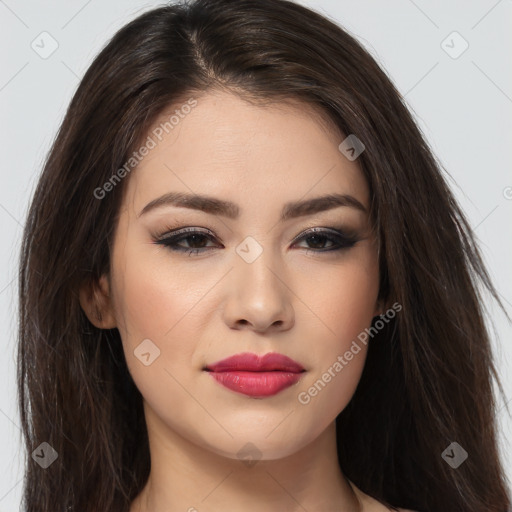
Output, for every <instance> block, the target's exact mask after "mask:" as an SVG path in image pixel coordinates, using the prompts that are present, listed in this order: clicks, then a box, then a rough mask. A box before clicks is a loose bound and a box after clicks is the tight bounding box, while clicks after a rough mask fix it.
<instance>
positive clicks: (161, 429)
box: [130, 403, 361, 512]
mask: <svg viewBox="0 0 512 512" xmlns="http://www.w3.org/2000/svg"><path fill="white" fill-rule="evenodd" d="M144 407H145V412H146V423H147V425H148V435H149V445H150V454H151V471H150V475H149V478H148V481H147V483H146V486H145V487H144V489H143V490H142V492H141V493H140V494H139V496H137V498H136V499H135V501H134V502H133V504H132V506H131V509H130V512H149V511H151V512H171V511H187V512H208V511H214V510H223V511H224V512H232V511H233V512H235V511H237V512H238V511H240V510H244V512H260V511H261V510H265V511H266V512H282V511H283V510H287V511H290V512H299V511H300V512H304V510H343V511H346V512H360V511H361V505H360V502H359V500H358V498H357V495H356V494H355V493H354V490H353V489H352V487H351V485H350V483H349V482H348V480H347V479H346V477H345V476H344V475H343V473H342V472H341V470H340V467H339V464H338V459H337V452H336V429H335V423H334V422H332V423H331V424H330V425H329V426H328V427H327V428H326V429H325V430H324V431H323V432H322V433H321V434H320V435H319V436H318V437H317V438H316V439H315V441H314V442H313V443H311V444H309V445H307V446H304V447H302V448H301V449H299V450H298V451H297V452H295V453H294V454H292V455H289V456H287V457H284V458H279V459H276V460H262V459H260V460H253V461H247V460H243V461H242V460H239V459H232V458H228V457H224V456H222V455H219V454H217V453H214V452H213V451H210V450H208V449H205V448H203V447H200V446H198V444H196V443H193V442H191V441H190V440H188V439H185V438H184V437H183V436H180V435H179V434H178V433H176V432H175V431H171V430H170V429H169V428H168V426H166V425H165V424H164V423H162V422H161V421H160V420H159V418H158V417H157V416H156V415H155V414H154V412H153V411H152V410H151V408H150V407H149V406H147V404H146V403H145V405H144Z"/></svg>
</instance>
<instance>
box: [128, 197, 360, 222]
mask: <svg viewBox="0 0 512 512" xmlns="http://www.w3.org/2000/svg"><path fill="white" fill-rule="evenodd" d="M163 206H177V207H181V208H190V209H193V210H200V211H203V212H205V213H210V214H213V215H222V216H224V217H227V218H229V219H236V218H237V217H238V216H239V215H240V208H239V207H238V205H237V204H235V203H233V202H231V201H225V200H221V199H217V198H215V197H211V196H207V195H197V194H186V193H183V192H169V193H167V194H164V195H163V196H160V197H157V198H156V199H153V201H151V202H149V203H148V204H147V205H146V206H145V207H144V208H143V209H142V211H141V212H140V213H139V214H138V215H137V217H140V216H142V215H144V214H146V213H148V212H149V211H151V210H154V209H156V208H161V207H163ZM340 206H348V207H352V208H355V209H357V210H360V211H362V212H365V213H366V208H365V207H364V206H363V204H362V203H361V202H359V201H358V200H357V199H356V198H355V197H353V196H351V195H349V194H327V195H324V196H320V197H315V198H313V199H307V200H303V201H291V202H289V203H286V204H285V205H284V206H283V209H282V211H281V218H280V221H281V222H284V221H286V220H289V219H294V218H297V217H303V216H306V215H313V214H315V213H319V212H323V211H326V210H331V209H332V208H338V207H340Z"/></svg>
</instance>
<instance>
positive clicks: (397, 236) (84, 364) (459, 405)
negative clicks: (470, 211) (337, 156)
mask: <svg viewBox="0 0 512 512" xmlns="http://www.w3.org/2000/svg"><path fill="white" fill-rule="evenodd" d="M213 87H216V88H223V89H225V90H228V91H231V92H235V93H236V94H239V95H240V96H242V97H243V98H244V99H247V100H251V101H259V102H263V103H264V102H271V101H272V102H276V101H277V102H279V101H285V100H287V99H298V100H301V101H303V102H306V103H308V104H310V105H313V106H315V107H316V108H317V109H318V111H319V112H322V113H323V115H325V116H326V118H327V119H329V120H330V121H332V122H333V123H334V124H335V125H336V126H337V127H338V128H339V130H340V131H341V133H344V134H347V135H348V134H355V135H356V136H357V137H358V139H360V140H361V141H363V143H364V145H365V151H364V152H363V153H362V154H361V155H360V156H359V160H358V161H359V163H360V165H361V169H362V171H363V172H364V175H365V177H366V179H367V182H368V185H369V188H370V194H371V198H372V204H371V221H372V223H373V225H374V226H375V228H376V230H377V232H378V235H379V240H380V276H381V283H380V294H381V297H383V298H385V299H386V300H388V301H389V303H393V302H398V303H399V304H400V305H402V308H403V309H402V311H401V312H400V313H399V314H398V315H396V317H395V318H394V319H393V320H392V321H391V322H389V324H387V326H386V328H384V329H382V330H381V331H380V332H379V333H378V335H377V336H375V338H374V339H372V341H371V342H370V344H369V350H368V356H367V363H366V366H365V369H364V371H363V375H362V377H361V381H360V384H359V386H358V388H357V390H356V393H355V395H354V396H353V398H352V400H351V402H350V403H349V405H348V406H347V407H346V408H345V409H344V410H343V411H342V412H341V413H340V414H339V416H338V418H337V420H336V427H337V436H338V459H339V463H340V467H341V469H342V471H343V472H344V474H345V475H346V476H347V477H348V478H349V479H350V480H351V481H353V482H354V483H355V484H356V485H357V486H358V487H359V488H360V489H362V490H363V491H364V492H366V493H367V494H369V495H371V496H373V497H375V498H376V499H378V500H379V501H381V502H383V503H385V504H388V505H393V506H400V507H406V508H411V509H415V510H419V511H421V512H439V511H447V510H449V511H450V512H506V510H507V509H508V508H509V506H510V498H509V494H508V489H507V487H506V483H505V476H504V472H503V468H502V466H501V463H500V459H499V455H498V448H497V432H496V420H495V415H496V402H495V398H494V395H493V388H492V386H493V380H495V381H496V382H498V383H499V379H498V375H497V372H496V369H495V366H494V362H493V359H492V354H491V349H490V343H489V336H488V333H487V331H486V325H485V322H484V313H483V312H484V309H483V306H482V304H483V301H482V297H481V294H480V292H479V286H480V285H483V286H484V288H487V290H488V291H490V292H491V294H492V295H493V297H494V298H495V300H496V301H497V302H498V304H500V301H499V298H498V296H497V294H496V292H495V289H494V287H493V285H492V283H491V281H490V279H489V276H488V274H487V272H486V270H485V268H484V265H483V263H482V259H481V257H480V254H479V251H478V248H477V247H476V245H475V239H474V236H473V234H472V231H471V229H470V226H469V225H468V223H467V221H466V219H465V217H464V215H463V213H462V211H461V210H460V208H459V206H458V205H457V203H456V201H455V199H454V197H453V195H452V193H451V192H450V190H449V188H448V186H447V184H446V182H445V179H444V177H443V173H442V167H441V165H440V164H439V163H438V162H437V160H436V159H435V157H434V156H433V154H432V151H431V150H430V148H429V146H428V144H427V143H426V141H425V140H424V138H423V136H422V134H421V132H420V131H419V129H418V127H417V126H416V124H415V122H414V121H413V119H412V117H411V115H410V113H409V111H408V109H407V107H406V105H405V104H404V102H403V99H402V98H401V96H400V94H399V93H398V91H397V90H396V89H395V87H394V86H393V84H392V83H391V81H390V79H389V78H388V77H387V76H386V74H385V73H384V72H383V71H382V70H381V68H380V67H379V66H378V64H377V63H376V62H375V61H374V59H373V58H372V57H371V56H370V55H369V54H368V52H367V51H366V50H365V49H364V48H363V47H362V46H361V45H360V44H359V43H358V42H357V41H356V40H355V39H354V38H353V37H351V36H350V35H349V34H347V32H345V31H344V30H343V29H342V28H341V27H339V26H337V25H336V24H334V23H332V22H331V21H329V20H327V19H326V18H325V17H323V16H321V15H319V14H317V13H315V12H314V11H311V10H309V9H307V8H305V7H302V6H300V5H298V4H294V3H292V2H289V1H286V0H239V1H234V0H197V1H195V2H187V3H182V4H179V5H170V6H165V7H161V8H157V9H153V10H151V11H149V12H147V13H145V14H143V15H141V16H139V17H138V18H137V19H135V20H134V21H132V22H131V23H129V24H128V25H126V26H125V27H124V28H122V29H121V30H120V31H119V32H118V33H117V34H115V36H114V37H113V38H112V40H111V41H110V42H109V43H108V44H107V45H106V47H105V48H104V49H103V50H102V51H101V53H100V54H99V55H98V56H97V57H96V59H95V60H94V62H93V63H92V65H91V66H90V68H89V69H88V71H87V72H86V74H85V76H84V78H83V80H82V81H81V83H80V85H79V87H78V89H77V91H76V93H75V95H74V97H73V99H72V101H71V104H70V106H69V108H68V111H67V114H66V116H65V119H64V121H63V123H62V125H61V128H60V130H59V132H58V135H57V137H56V140H55V142H54V144H53V147H52V149H51V151H50V153H49V155H48V158H47V160H46V163H45V166H44V169H43V172H42V175H41V177H40V180H39V182H38V185H37V188H36V190H35V193H34V196H33V199H32V202H31V206H30V210H29V213H28V217H27V222H26V226H25V230H24V235H23V243H22V249H21V257H20V274H19V304H20V309H19V315H20V319H19V345H18V347H19V348H18V393H19V406H20V412H21V423H22V430H23V436H24V441H25V446H26V450H27V454H26V469H25V481H24V495H23V510H25V511H26V512H36V511H37V512H50V511H51V512H56V511H58V512H66V511H68V510H73V511H79V512H88V511H95V512H98V511H107V510H108V511H114V512H127V511H128V510H129V506H130V503H131V502H132V501H133V499H134V498H135V496H137V495H138V494H139V492H140V491H141V490H142V488H143V487H144V485H145V483H146V480H147V478H148V475H149V469H150V459H149V447H148V439H147V430H146V425H145V420H144V412H143V409H142V397H141V394H140V392H139V391H138V390H137V388H136V386H135V384H134V382H133V380H132V379H131V376H130V374H129V372H128V370H127V366H126V362H125V359H124V354H123V350H122V345H121V340H120V336H119V332H118V330H117V329H110V330H108V329H107V330H102V329H98V328H96V327H94V326H93V325H92V324H91V323H90V322H89V321H88V319H87V317H86V315H85V314H84V312H83V311H82V309H81V307H80V303H79V300H78V290H79V289H80V287H81V286H83V285H84V283H88V282H92V281H93V280H97V279H98V278H99V277H100V276H101V275H102V274H104V273H108V271H109V264H110V249H111V245H112V234H113V232H114V229H115V226H116V218H117V214H118V212H119V208H120V205H121V201H122V197H123V190H124V187H125V185H126V181H127V180H128V179H130V178H129V176H127V177H126V178H125V179H124V180H122V181H121V182H120V183H118V184H117V185H116V186H115V187H113V189H112V190H111V191H110V192H109V194H108V196H107V197H105V198H103V199H98V197H97V194H96V195H95V193H94V191H95V190H97V188H98V187H101V186H102V185H103V184H104V183H106V182H107V181H108V180H109V179H111V177H112V176H113V175H114V174H115V173H116V172H117V171H118V170H119V168H121V167H122V166H123V164H124V163H125V162H126V161H127V160H128V159H129V157H130V155H131V154H132V152H133V151H134V149H135V148H136V147H137V144H140V141H141V140H143V138H144V137H145V136H147V131H148V129H149V127H150V126H151V123H153V122H154V120H155V119H156V118H157V116H158V115H159V114H160V113H161V112H162V111H163V109H164V108H166V107H167V106H169V105H171V104H176V103H177V102H178V100H180V99H183V98H187V97H190V96H192V95H194V96H195V97H196V98H198V99H199V101H200V96H201V94H203V93H205V92H206V91H208V90H209V89H211V88H213ZM340 142H341V140H340ZM133 172H136V170H134V171H133ZM500 389H501V387H500ZM43 442H47V443H48V444H49V445H50V446H51V447H52V448H53V449H54V450H55V452H56V454H58V458H57V460H56V461H55V462H53V464H51V465H50V466H49V467H48V468H46V469H43V468H42V467H41V466H40V465H39V464H36V462H35V460H34V458H33V457H32V453H33V451H34V450H35V449H36V448H38V447H39V446H40V445H41V443H43ZM452 442H457V443H458V444H459V445H460V446H461V447H462V448H463V449H464V450H466V452H467V453H468V454H469V456H468V458H467V459H466V460H465V461H464V463H462V464H461V465H460V466H459V467H458V468H457V469H454V468H453V467H451V466H450V465H449V464H448V463H447V461H446V459H445V458H443V457H442V453H443V451H444V450H445V449H446V448H447V447H448V446H449V445H450V444H451V443H452ZM45 446H46V445H45ZM43 451H44V450H43ZM42 453H43V452H42ZM52 453H53V452H52Z"/></svg>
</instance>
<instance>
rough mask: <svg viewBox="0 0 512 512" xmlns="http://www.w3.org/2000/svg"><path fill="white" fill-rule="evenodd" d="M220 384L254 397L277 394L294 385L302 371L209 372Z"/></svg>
mask: <svg viewBox="0 0 512 512" xmlns="http://www.w3.org/2000/svg"><path fill="white" fill-rule="evenodd" d="M208 373H209V374H210V375H211V376H212V377H213V378H214V379H215V380H216V381H217V382H218V383H219V384H222V385H223V386H225V387H227V388H228V389H231V390H232V391H236V392H237V393H242V394H244V395H247V396H252V397H266V396H272V395H276V394H277V393H279V392H280V391H282V390H283V389H286V388H287V387H289V386H292V385H293V384H295V383H296V382H298V381H299V379H300V378H301V376H302V373H292V372H278V371H272V372H242V371H231V372H208Z"/></svg>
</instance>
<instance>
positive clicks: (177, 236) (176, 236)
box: [154, 228, 359, 256]
mask: <svg viewBox="0 0 512 512" xmlns="http://www.w3.org/2000/svg"><path fill="white" fill-rule="evenodd" d="M192 236H199V237H204V238H207V239H209V240H210V241H212V242H213V241H214V238H215V237H214V236H213V233H211V231H209V230H207V231H206V232H205V231H199V230H198V229H197V228H182V229H177V230H175V231H166V232H165V233H164V234H162V235H160V236H157V237H156V238H155V240H154V243H155V244H158V245H163V246H165V247H167V248H168V249H170V250H171V251H173V252H178V253H185V254H188V255H189V256H192V255H193V254H195V255H197V254H199V253H204V252H205V251H209V250H211V249H216V247H210V248H208V247H201V248H186V247H180V246H179V245H178V243H179V242H181V241H182V240H187V239H189V238H191V237H192ZM312 237H317V238H320V239H326V240H328V241H330V242H333V243H336V242H337V243H338V245H337V246H335V247H334V248H329V249H306V254H307V253H308V252H309V251H313V252H316V253H319V252H331V251H336V252H337V251H343V250H347V249H350V248H351V247H353V246H354V245H355V244H356V242H358V241H359V239H358V238H356V237H355V236H349V235H346V234H344V233H343V232H342V231H340V230H339V229H334V228H311V229H308V230H306V231H305V232H303V233H301V234H300V235H299V236H298V237H297V238H295V240H294V243H297V242H300V241H302V240H307V239H308V238H312Z"/></svg>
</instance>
